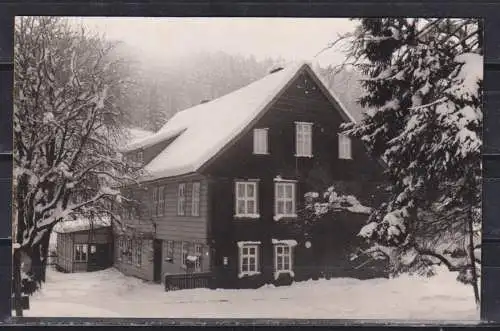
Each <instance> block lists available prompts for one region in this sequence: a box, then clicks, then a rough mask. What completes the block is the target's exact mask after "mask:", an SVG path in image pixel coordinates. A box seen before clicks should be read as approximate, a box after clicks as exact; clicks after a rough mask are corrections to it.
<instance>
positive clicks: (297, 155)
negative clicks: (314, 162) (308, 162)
mask: <svg viewBox="0 0 500 331" xmlns="http://www.w3.org/2000/svg"><path fill="white" fill-rule="evenodd" d="M293 156H295V157H305V158H308V159H312V158H313V157H314V155H302V154H294V155H293Z"/></svg>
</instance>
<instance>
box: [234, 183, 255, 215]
mask: <svg viewBox="0 0 500 331" xmlns="http://www.w3.org/2000/svg"><path fill="white" fill-rule="evenodd" d="M235 190H236V195H235V196H236V201H235V207H236V216H245V217H259V215H258V211H257V182H236V188H235Z"/></svg>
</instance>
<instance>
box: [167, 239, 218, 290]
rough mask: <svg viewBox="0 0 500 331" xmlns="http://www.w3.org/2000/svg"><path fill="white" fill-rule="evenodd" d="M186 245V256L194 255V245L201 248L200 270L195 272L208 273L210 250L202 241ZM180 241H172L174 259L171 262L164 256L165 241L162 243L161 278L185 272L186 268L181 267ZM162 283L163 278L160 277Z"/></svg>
mask: <svg viewBox="0 0 500 331" xmlns="http://www.w3.org/2000/svg"><path fill="white" fill-rule="evenodd" d="M187 243H188V255H194V245H195V244H199V245H201V246H202V250H203V251H202V255H201V270H200V271H197V272H208V271H210V252H209V250H210V248H209V247H208V246H207V245H206V244H205V243H204V242H202V241H198V242H196V241H191V242H187ZM181 245H182V241H174V257H173V260H172V261H169V260H168V259H167V256H166V244H165V241H163V242H162V248H163V254H162V257H163V263H162V276H165V275H176V274H183V273H186V272H187V269H186V267H184V266H183V265H182V263H181V262H182V259H181V251H182V246H181ZM162 282H163V277H162Z"/></svg>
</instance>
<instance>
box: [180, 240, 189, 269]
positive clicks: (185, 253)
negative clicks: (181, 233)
mask: <svg viewBox="0 0 500 331" xmlns="http://www.w3.org/2000/svg"><path fill="white" fill-rule="evenodd" d="M188 255H189V243H188V242H187V241H181V265H182V267H183V268H187V266H186V260H187V257H188Z"/></svg>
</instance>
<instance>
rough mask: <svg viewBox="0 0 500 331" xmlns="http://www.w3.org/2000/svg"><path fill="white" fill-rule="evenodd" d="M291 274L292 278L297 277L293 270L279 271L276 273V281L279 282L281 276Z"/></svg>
mask: <svg viewBox="0 0 500 331" xmlns="http://www.w3.org/2000/svg"><path fill="white" fill-rule="evenodd" d="M286 274H289V275H290V277H292V278H293V277H295V273H294V272H293V271H292V270H279V271H275V272H274V280H278V278H279V277H280V275H286Z"/></svg>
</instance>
